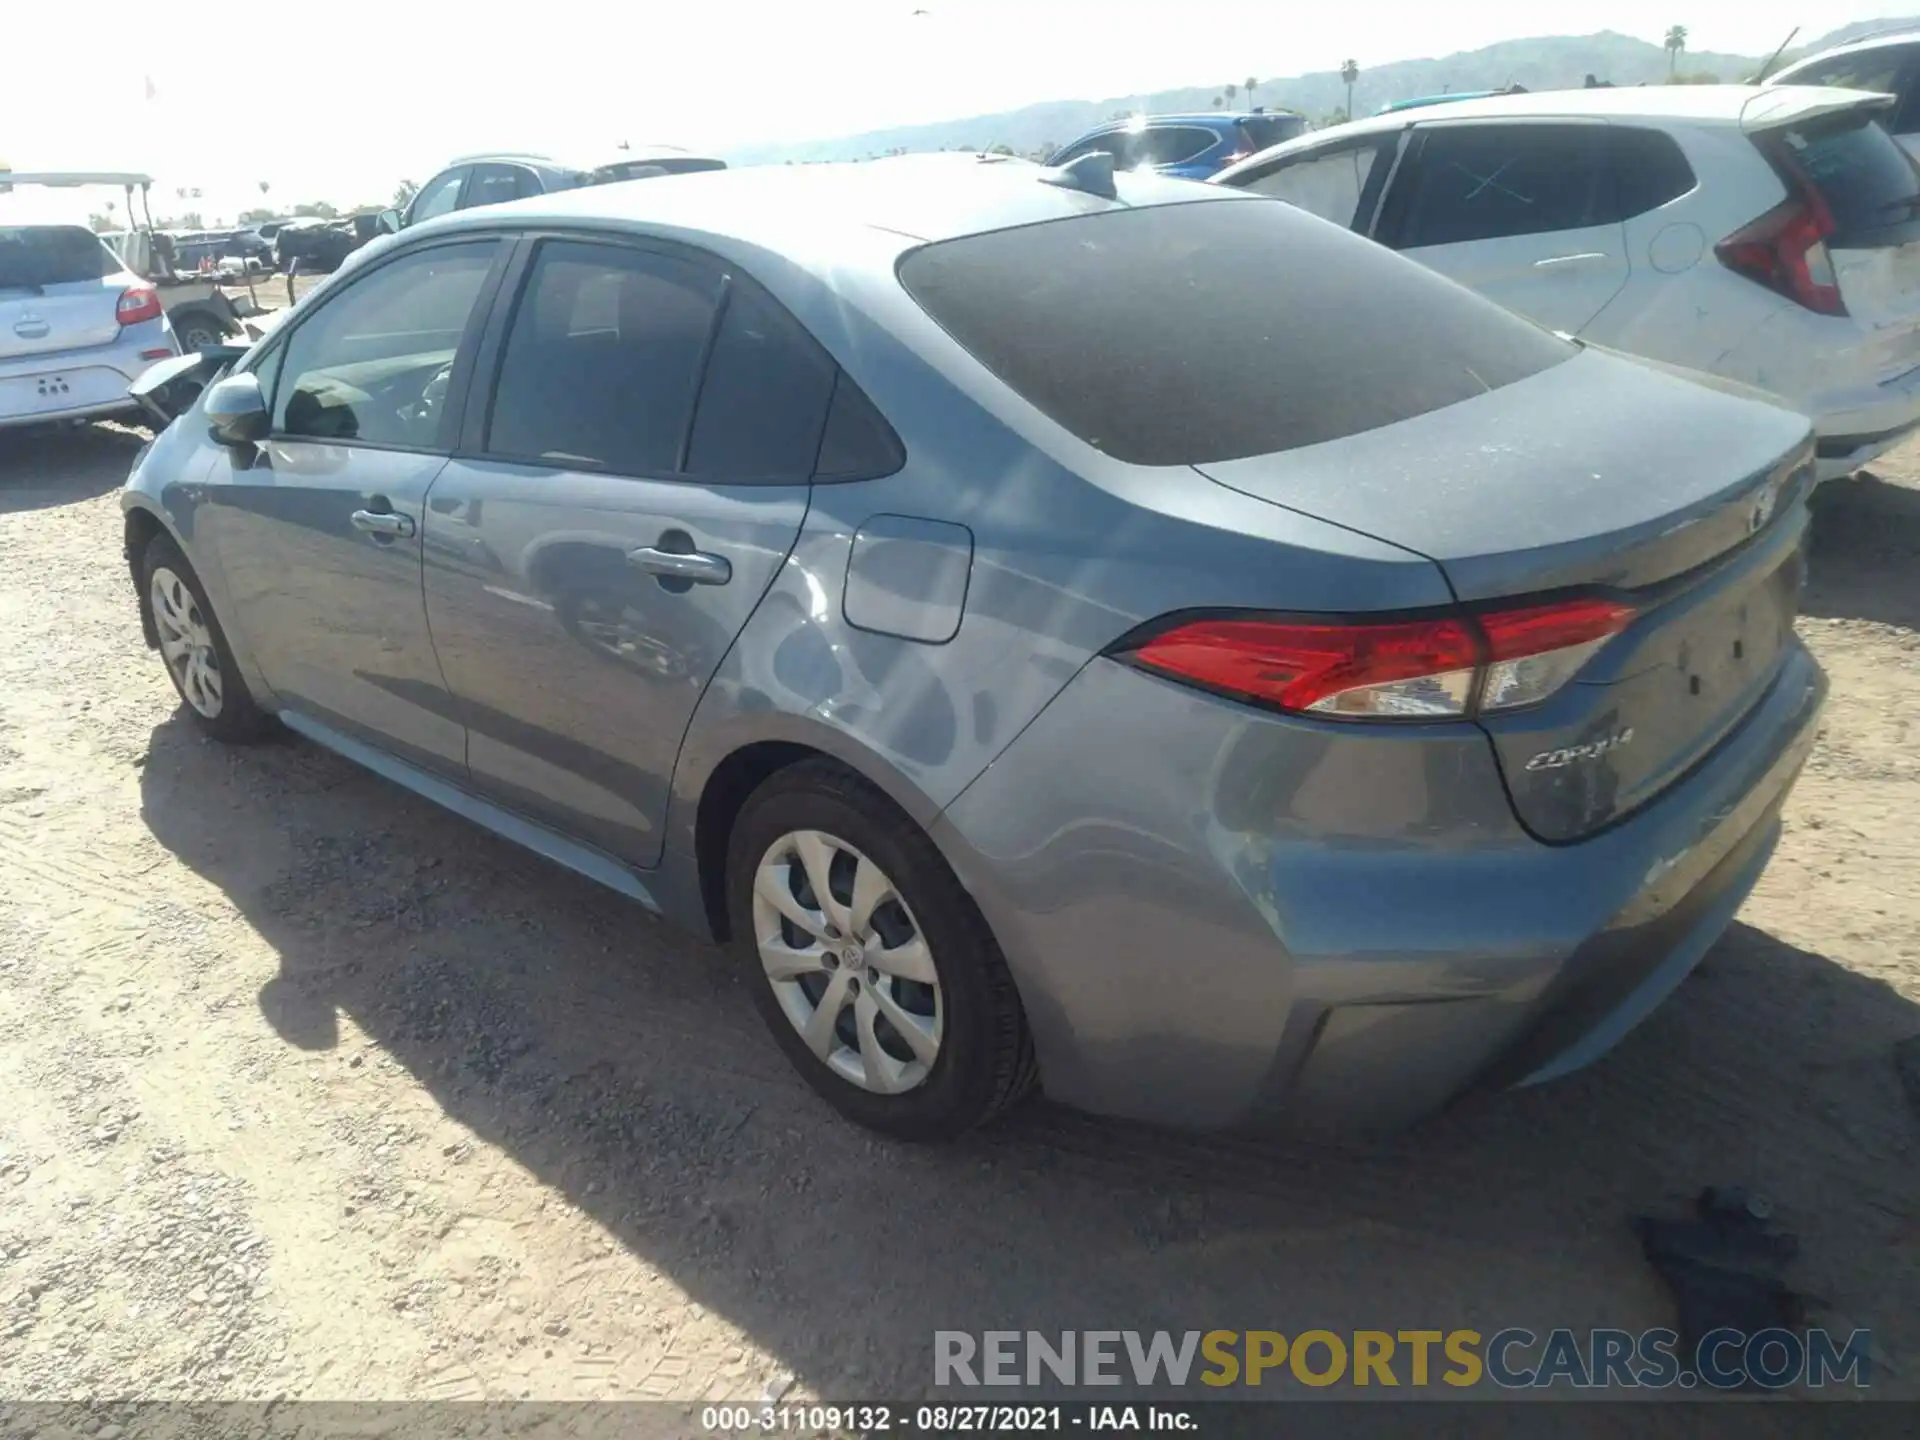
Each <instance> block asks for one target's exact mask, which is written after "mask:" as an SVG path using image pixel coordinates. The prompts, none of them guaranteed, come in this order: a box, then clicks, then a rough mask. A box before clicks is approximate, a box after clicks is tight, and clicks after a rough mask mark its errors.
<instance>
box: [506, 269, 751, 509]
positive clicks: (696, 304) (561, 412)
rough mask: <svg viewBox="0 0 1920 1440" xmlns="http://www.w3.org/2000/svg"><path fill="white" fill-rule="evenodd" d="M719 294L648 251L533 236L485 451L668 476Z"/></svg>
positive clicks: (708, 273) (697, 274)
mask: <svg viewBox="0 0 1920 1440" xmlns="http://www.w3.org/2000/svg"><path fill="white" fill-rule="evenodd" d="M719 298H720V277H719V275H718V273H717V272H715V271H712V270H710V269H708V268H707V267H705V266H702V265H697V264H695V263H693V262H691V261H687V260H681V259H678V258H676V257H674V256H671V255H665V254H662V253H660V252H658V251H652V250H641V249H636V248H629V247H625V246H618V245H596V244H592V243H588V242H581V241H571V240H549V241H546V242H544V243H543V244H542V245H541V247H540V250H539V253H538V255H536V256H535V258H534V263H533V269H532V272H531V273H530V274H529V276H528V277H527V283H526V286H525V288H524V291H523V293H522V295H521V297H520V303H519V306H518V307H517V308H516V310H515V312H514V316H513V324H512V329H511V330H509V331H508V334H507V343H506V349H505V352H504V353H503V355H502V357H501V363H500V378H499V383H498V384H497V386H496V387H495V390H494V398H493V411H492V416H491V419H490V421H489V424H488V429H487V449H488V451H489V452H491V453H493V454H496V455H500V456H504V457H509V458H518V459H526V460H537V461H539V462H541V463H543V464H548V465H562V466H566V467H568V468H571V469H583V470H606V471H610V472H613V473H615V474H622V475H672V474H676V473H679V471H680V467H681V463H682V457H681V447H682V444H683V443H684V441H685V440H686V437H687V430H688V425H689V423H690V422H691V420H692V418H693V403H694V387H695V386H696V385H697V384H698V382H699V377H700V369H701V365H702V362H703V361H704V359H705V356H706V353H707V342H708V339H709V337H710V336H711V334H712V332H713V319H714V307H715V305H716V304H717V303H718V301H719Z"/></svg>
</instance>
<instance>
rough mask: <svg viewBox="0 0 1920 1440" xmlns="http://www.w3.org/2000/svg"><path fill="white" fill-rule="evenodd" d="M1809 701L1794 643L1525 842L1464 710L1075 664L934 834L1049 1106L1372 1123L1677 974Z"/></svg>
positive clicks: (1653, 991)
mask: <svg viewBox="0 0 1920 1440" xmlns="http://www.w3.org/2000/svg"><path fill="white" fill-rule="evenodd" d="M1825 690H1826V682H1825V679H1824V677H1823V676H1822V674H1821V672H1820V670H1819V668H1818V667H1817V666H1816V665H1815V664H1814V662H1813V660H1812V658H1811V657H1810V656H1809V655H1808V654H1807V653H1806V651H1805V650H1804V649H1803V648H1802V647H1801V646H1799V645H1798V644H1797V643H1796V644H1794V645H1793V647H1792V649H1791V651H1790V653H1789V655H1788V657H1787V659H1786V662H1785V664H1784V665H1783V667H1782V670H1781V673H1780V674H1779V676H1778V677H1777V678H1776V680H1775V682H1774V684H1773V686H1772V687H1771V688H1770V690H1769V691H1768V693H1767V695H1766V696H1765V697H1764V698H1763V699H1762V700H1761V702H1760V703H1759V704H1758V705H1757V706H1756V707H1755V708H1754V710H1753V711H1752V712H1750V713H1749V714H1748V716H1747V717H1746V718H1745V719H1744V720H1743V721H1742V722H1741V724H1740V726H1739V727H1738V728H1737V729H1736V730H1735V731H1734V732H1733V733H1732V734H1731V735H1729V736H1728V737H1727V738H1726V739H1725V740H1724V741H1723V742H1722V743H1721V745H1720V746H1719V747H1718V749H1716V750H1715V751H1714V752H1713V754H1712V756H1711V757H1710V758H1709V759H1708V760H1707V761H1705V762H1704V763H1703V764H1702V765H1701V766H1700V767H1699V768H1698V769H1697V770H1696V771H1695V772H1694V773H1693V774H1692V775H1691V776H1689V777H1688V778H1687V779H1686V780H1685V781H1683V782H1681V783H1680V784H1679V785H1677V786H1675V787H1674V788H1672V789H1671V790H1669V791H1668V792H1666V793H1665V794H1663V795H1662V796H1661V797H1660V798H1659V799H1657V800H1655V801H1654V802H1653V803H1651V804H1649V805H1648V806H1646V807H1645V808H1643V809H1642V810H1640V811H1638V812H1636V813H1635V814H1634V815H1633V816H1631V817H1630V818H1629V819H1628V820H1626V821H1625V822H1623V823H1621V824H1619V825H1617V826H1615V827H1613V828H1612V829H1610V830H1608V831H1605V832H1603V833H1602V834H1600V835H1597V836H1594V837H1592V838H1590V839H1587V840H1585V841H1582V842H1580V843H1577V844H1571V845H1560V846H1549V845H1543V844H1540V843H1539V842H1537V841H1534V840H1532V839H1531V838H1530V837H1528V836H1527V835H1525V834H1524V832H1522V831H1520V830H1519V828H1518V826H1517V825H1516V824H1515V823H1514V821H1513V818H1512V814H1511V810H1510V808H1509V807H1508V805H1507V803H1506V800H1505V796H1504V792H1503V790H1502V789H1501V787H1500V781H1499V777H1498V775H1497V773H1496V771H1495V769H1494V765H1493V760H1492V756H1491V753H1490V751H1489V748H1488V746H1487V743H1486V741H1485V739H1484V737H1483V736H1481V735H1480V734H1479V732H1478V731H1477V730H1474V729H1472V728H1471V727H1466V726H1461V727H1457V729H1456V728H1454V727H1422V728H1423V731H1424V732H1425V734H1424V735H1423V737H1422V738H1421V739H1418V740H1406V739H1403V738H1397V737H1383V736H1378V735H1366V736H1362V735H1359V734H1357V733H1356V732H1355V731H1353V730H1352V729H1351V728H1346V729H1342V728H1341V727H1337V726H1329V725H1310V724H1303V723H1297V722H1294V721H1291V720H1287V719H1283V718H1280V717H1275V716H1269V715H1264V714H1260V713H1258V712H1254V711H1250V710H1248V709H1246V708H1244V707H1240V706H1236V705H1233V704H1231V703H1229V702H1226V701H1221V700H1216V699H1213V698H1210V697H1206V696H1199V695H1195V694H1192V693H1190V692H1187V691H1184V690H1181V689H1179V688H1178V687H1176V686H1173V685H1170V684H1164V683H1162V682H1159V681H1156V680H1152V679H1149V678H1147V677H1144V676H1141V675H1138V674H1135V673H1134V672H1131V671H1129V670H1126V669H1124V668H1123V667H1120V666H1118V665H1114V664H1111V663H1110V662H1106V661H1096V662H1095V663H1094V665H1092V666H1090V667H1089V668H1088V669H1087V670H1086V671H1085V672H1083V673H1082V674H1081V676H1080V677H1079V678H1077V679H1076V680H1075V681H1074V682H1073V683H1072V684H1071V685H1069V687H1068V688H1067V690H1066V691H1065V692H1064V693H1063V694H1062V695H1061V696H1060V698H1059V699H1058V700H1056V701H1055V702H1054V704H1053V706H1052V707H1050V708H1049V709H1048V711H1047V712H1046V713H1045V714H1043V715H1042V716H1041V717H1040V719H1039V720H1037V721H1036V722H1035V723H1034V725H1033V726H1032V727H1030V728H1029V730H1028V731H1027V732H1026V733H1025V734H1024V735H1022V737H1021V738H1020V739H1019V740H1018V741H1016V742H1015V744H1014V745H1013V746H1012V747H1011V749H1010V750H1009V752H1008V753H1007V754H1006V755H1004V756H1002V757H1001V759H1000V760H999V761H997V762H996V763H995V764H994V766H992V767H991V768H990V769H989V770H988V772H987V774H986V775H984V776H983V777H982V778H981V779H980V780H979V781H978V782H977V783H976V784H975V785H974V786H973V787H972V788H971V789H969V790H968V791H967V792H966V794H964V795H963V796H961V798H960V799H959V800H958V801H956V802H955V804H954V805H953V806H951V807H949V809H948V811H947V812H946V814H945V815H944V816H943V817H942V819H941V821H940V823H939V824H938V826H936V830H935V837H936V839H937V840H938V842H939V843H940V844H941V845H942V847H943V849H944V850H945V851H946V853H947V854H948V856H949V858H950V860H952V862H953V863H954V865H955V868H956V870H958V871H959V873H960V874H961V878H962V880H963V881H964V882H965V883H966V884H967V885H968V886H969V888H970V889H971V890H972V892H973V894H974V896H975V898H976V899H977V900H978V901H979V903H980V905H981V908H982V910H983V912H984V913H985V914H986V916H987V919H988V921H989V923H991V924H992V926H993V927H994V931H995V933H996V935H997V936H998V937H999V939H1000V942H1001V945H1002V948H1003V949H1004V950H1005V951H1006V954H1007V958H1008V962H1009V964H1010V966H1011V967H1012V969H1013V971H1014V974H1015V977H1016V979H1017V980H1018V982H1019V985H1020V991H1021V996H1022V1000H1023V1002H1024V1003H1025V1005H1026V1008H1027V1012H1028V1019H1029V1021H1030V1023H1031V1024H1032V1026H1033V1029H1034V1034H1035V1040H1036V1044H1037V1046H1038V1048H1039V1052H1040V1061H1041V1074H1042V1080H1043V1083H1044V1084H1045V1086H1046V1088H1047V1090H1048V1092H1049V1093H1050V1094H1051V1095H1053V1096H1054V1097H1055V1098H1057V1099H1059V1100H1062V1101H1064V1102H1066V1103H1069V1104H1073V1105H1077V1106H1080V1107H1083V1108H1086V1109H1091V1110H1096V1111H1103V1112H1107V1113H1112V1114H1120V1115H1127V1116H1131V1117H1134V1118H1139V1119H1145V1120H1150V1121H1158V1122H1162V1123H1170V1124H1176V1125H1182V1126H1194V1127H1202V1128H1230V1127H1238V1126H1252V1125H1265V1124H1270V1123H1279V1124H1287V1125H1305V1126H1311V1127H1315V1128H1319V1127H1335V1128H1368V1129H1373V1128H1386V1127H1393V1126H1397V1125H1402V1124H1405V1123H1408V1122H1409V1121H1412V1120H1414V1119H1417V1118H1419V1117H1420V1116H1421V1115H1423V1114H1425V1113H1428V1112H1431V1111H1432V1110H1435V1109H1437V1108H1439V1107H1440V1106H1442V1105H1444V1104H1445V1103H1447V1102H1448V1101H1449V1100H1451V1099H1453V1098H1454V1097H1456V1096H1458V1095H1460V1094H1461V1093H1462V1092H1464V1091H1466V1090H1468V1089H1470V1088H1474V1087H1477V1086H1479V1085H1484V1084H1492V1085H1511V1084H1531V1083H1538V1082H1540V1081H1544V1080H1548V1079H1552V1078H1554V1077H1556V1076H1558V1075H1561V1074H1565V1073H1567V1072H1568V1071H1571V1070H1573V1069H1577V1068H1579V1067H1580V1066H1582V1065H1585V1064H1587V1063H1589V1062H1590V1061H1592V1060H1593V1059H1595V1058H1597V1057H1598V1056H1599V1055H1601V1054H1604V1053H1605V1051H1606V1050H1607V1049H1608V1048H1610V1047H1611V1046H1612V1045H1613V1044H1614V1043H1615V1042H1616V1041H1618V1040H1619V1038H1620V1037H1621V1036H1622V1035H1624V1034H1625V1033H1627V1031H1628V1030H1630V1029H1631V1028H1632V1027H1633V1026H1634V1025H1635V1024H1637V1023H1638V1022H1639V1020H1641V1019H1642V1018H1644V1017H1645V1016H1646V1015H1647V1014H1648V1013H1650V1012H1651V1011H1652V1010H1653V1009H1654V1008H1655V1006H1657V1005H1658V1004H1659V1002H1660V1001H1661V1000H1662V999H1664V998H1665V996H1666V995H1667V994H1668V993H1670V992H1671V991H1672V990H1673V988H1674V987H1675V986H1676V985H1678V984H1679V982H1680V981H1681V980H1682V979H1683V978H1684V977H1685V976H1686V974H1687V973H1688V972H1689V971H1690V970H1691V969H1692V967H1693V965H1694V964H1695V963H1696V962H1697V961H1698V960H1699V958H1700V957H1701V955H1703V954H1704V953H1705V952H1706V950H1707V949H1708V948H1709V947H1710V946H1711V945H1712V943H1713V942H1714V940H1715V939H1717V938H1718V937H1719V935H1720V934H1721V932H1722V931H1723V930H1724V929H1725V927H1726V926H1727V924H1728V923H1729V921H1730V920H1731V919H1732V917H1733V914H1734V912H1735V911H1736V910H1737V909H1738V907H1739V905H1740V903H1741V901H1742V900H1743V899H1744V898H1745V896H1746V894H1747V893H1748V891H1749V890H1750V889H1751V888H1752V886H1753V884H1754V882H1755V880H1757V878H1758V877H1759V874H1760V872H1761V870H1762V869H1763V868H1764V866H1765V863H1766V860H1767V858H1768V856H1769V855H1770V854H1771V852H1772V848H1773V845H1774V843H1775V840H1776V837H1777V834H1778V821H1779V812H1780V808H1781V806H1782V805H1783V804H1784V802H1785V799H1786V797H1787V794H1788V792H1789V791H1790V789H1791V787H1792V785H1793V782H1794V779H1795V778H1796V777H1797V775H1798V774H1799V771H1800V768H1801V766H1802V764H1803V763H1804V762H1805V759H1806V756H1807V753H1808V752H1809V750H1810V749H1811V747H1812V743H1813V738H1814V733H1815V729H1816V725H1817V720H1818V716H1819V712H1820V707H1821V704H1822V702H1823V699H1824V696H1825ZM1143 743H1146V744H1150V745H1151V746H1152V748H1151V749H1146V750H1135V749H1133V748H1131V747H1137V746H1139V745H1141V744H1143ZM1116 753H1120V754H1126V753H1141V754H1148V755H1151V756H1152V764H1151V765H1147V766H1139V767H1129V766H1124V765H1123V766H1115V765H1114V764H1113V763H1112V761H1111V760H1110V759H1104V758H1103V757H1110V756H1112V755H1114V754H1116ZM1116 771H1117V772H1118V773H1116Z"/></svg>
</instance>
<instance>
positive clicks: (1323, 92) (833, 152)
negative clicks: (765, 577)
mask: <svg viewBox="0 0 1920 1440" xmlns="http://www.w3.org/2000/svg"><path fill="white" fill-rule="evenodd" d="M1907 26H1913V27H1915V28H1920V18H1916V19H1913V20H1908V21H1898V20H1866V21H1861V22H1859V23H1857V24H1853V25H1847V26H1843V27H1841V28H1840V29H1838V30H1835V31H1833V32H1831V33H1830V34H1827V35H1822V36H1820V37H1819V38H1818V39H1815V40H1810V41H1807V42H1806V43H1804V44H1801V45H1797V46H1795V47H1794V49H1793V50H1791V51H1789V52H1787V56H1786V57H1783V60H1782V61H1781V62H1779V63H1784V62H1785V59H1786V58H1791V57H1792V56H1795V55H1801V54H1810V53H1812V52H1814V51H1817V50H1824V49H1826V48H1827V47H1829V46H1832V45H1838V44H1843V43H1845V42H1846V41H1847V40H1849V39H1853V38H1856V37H1858V36H1860V35H1863V34H1867V33H1869V32H1872V31H1878V30H1887V29H1893V28H1906V27H1907ZM1766 59H1767V57H1766V56H1764V55H1723V54H1718V53H1713V52H1701V51H1693V50H1687V51H1684V52H1682V54H1681V55H1680V57H1679V66H1678V68H1679V72H1680V73H1681V74H1682V75H1684V76H1687V77H1690V78H1701V79H1704V78H1706V77H1711V78H1713V79H1715V80H1722V81H1739V80H1745V79H1748V78H1750V77H1751V76H1752V75H1753V74H1754V73H1755V72H1756V71H1758V70H1759V68H1760V66H1761V65H1762V64H1763V63H1765V61H1766ZM1668 66H1669V58H1668V55H1667V52H1666V51H1665V50H1664V49H1663V48H1661V47H1660V46H1659V45H1656V44H1653V43H1652V42H1650V41H1646V40H1640V39H1636V38H1634V37H1633V36H1631V35H1620V34H1616V33H1614V32H1613V31H1610V30H1605V31H1602V32H1600V33H1599V34H1597V35H1553V36H1542V37H1536V38H1534V39H1528V40H1503V41H1501V42H1499V43H1498V44H1495V45H1488V46H1485V47H1484V48H1482V49H1479V50H1469V51H1465V52H1463V53H1461V54H1457V55H1448V56H1446V57H1444V58H1442V59H1437V60H1400V61H1396V62H1394V63H1393V64H1390V65H1382V66H1380V67H1378V68H1377V69H1363V70H1362V71H1361V72H1360V79H1359V82H1358V83H1357V84H1356V85H1355V86H1354V89H1353V109H1354V113H1355V114H1359V115H1367V114H1371V113H1372V112H1373V111H1375V110H1377V109H1379V108H1380V106H1382V105H1384V104H1386V103H1388V102H1389V101H1393V100H1404V99H1409V98H1412V97H1414V96H1419V95H1438V94H1442V93H1451V92H1453V91H1460V90H1497V89H1503V88H1505V87H1506V86H1508V85H1515V84H1518V85H1524V86H1526V87H1527V88H1528V89H1529V90H1560V89H1566V88H1568V87H1573V86H1578V85H1580V84H1582V83H1583V82H1584V80H1585V77H1586V76H1588V75H1593V76H1596V77H1598V78H1599V79H1601V80H1609V81H1612V82H1613V83H1614V84H1615V85H1639V84H1643V83H1644V84H1661V83H1664V82H1665V81H1666V79H1667V74H1668ZM1235 83H1236V84H1237V83H1238V81H1237V80H1236V82H1235ZM1221 91H1222V87H1221V86H1219V85H1215V86H1205V85H1198V86H1188V87H1186V88H1184V89H1177V90H1160V91H1156V92H1154V93H1152V94H1141V95H1114V96H1109V97H1107V98H1106V99H1102V100H1051V101H1045V102H1042V103H1040V104H1036V105H1027V106H1024V107H1022V108H1021V109H1018V110H1007V111H1002V112H1000V113H998V114H994V115H973V116H968V117H965V118H963V119H958V120H940V121H935V122H933V123H931V124H925V125H904V126H896V127H894V128H891V129H885V130H869V131H866V132H863V133H862V134H858V135H846V136H842V137H839V138H837V139H830V140H806V141H797V142H791V143H785V144H775V145H759V146H754V147H751V148H743V149H741V150H739V151H737V152H735V153H733V154H731V155H729V156H728V158H729V159H731V160H732V161H734V162H735V163H737V164H779V163H780V162H782V161H793V162H796V163H799V162H805V161H815V160H856V159H863V158H867V157H870V156H874V155H884V154H887V153H889V152H891V151H895V150H987V149H991V148H993V147H994V146H996V145H1004V146H1007V147H1008V148H1010V149H1012V150H1014V151H1016V152H1018V153H1020V154H1029V153H1033V152H1036V151H1042V150H1047V149H1051V148H1052V147H1054V146H1057V145H1064V144H1065V143H1066V142H1067V141H1069V140H1072V139H1073V138H1075V137H1076V136H1078V135H1080V134H1082V133H1084V132H1085V131H1087V130H1090V129H1092V128H1093V127H1094V126H1095V125H1098V124H1101V123H1102V122H1104V121H1106V120H1108V119H1111V118H1112V117H1113V116H1115V115H1116V114H1130V113H1135V112H1142V113H1146V114H1155V113H1166V112H1170V111H1183V110H1186V111H1192V110H1207V109H1209V108H1211V107H1212V106H1213V104H1214V100H1215V97H1217V96H1219V95H1220V94H1221ZM1346 102H1347V89H1346V85H1345V84H1344V83H1343V82H1342V81H1341V79H1340V74H1339V72H1338V71H1334V70H1323V71H1320V72H1318V73H1316V74H1311V75H1295V76H1292V77H1290V78H1288V79H1282V80H1263V81H1261V82H1260V86H1259V88H1258V90H1257V91H1256V92H1255V95H1254V97H1253V100H1252V102H1251V103H1253V104H1256V105H1260V106H1262V107H1264V108H1266V109H1269V110H1294V111H1298V112H1299V113H1300V114H1302V115H1305V116H1307V117H1309V118H1310V119H1312V120H1314V121H1315V122H1316V123H1317V122H1319V121H1321V120H1322V119H1324V118H1326V117H1327V116H1329V115H1332V114H1334V112H1336V111H1339V110H1340V109H1342V107H1344V106H1345V105H1346ZM1234 103H1235V105H1236V106H1238V107H1242V108H1244V106H1245V105H1246V103H1247V102H1246V101H1245V99H1244V97H1240V96H1236V98H1235V102H1234Z"/></svg>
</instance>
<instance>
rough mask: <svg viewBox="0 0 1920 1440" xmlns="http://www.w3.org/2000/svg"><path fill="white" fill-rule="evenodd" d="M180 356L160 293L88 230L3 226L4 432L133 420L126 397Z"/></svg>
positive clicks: (0, 369)
mask: <svg viewBox="0 0 1920 1440" xmlns="http://www.w3.org/2000/svg"><path fill="white" fill-rule="evenodd" d="M179 353H180V347H179V345H178V344H177V343H176V342H175V340H174V336H173V327H172V326H171V325H169V324H168V323H167V317H166V313H165V311H164V310H163V309H162V307H161V304H160V295H159V292H158V291H156V290H155V289H154V287H153V286H152V284H150V283H149V282H148V281H145V280H142V279H141V278H140V277H139V276H138V275H135V274H134V273H133V272H132V271H131V270H129V269H127V267H126V265H125V263H124V262H123V261H122V260H121V259H120V257H119V256H117V255H115V254H114V253H113V252H112V251H111V250H109V249H108V248H107V247H106V245H105V244H104V243H103V242H102V241H101V239H100V237H99V236H97V235H95V234H94V233H93V232H92V231H91V230H89V229H88V228H87V227H86V226H84V225H48V224H12V223H9V222H8V221H7V220H6V219H5V218H3V217H0V429H5V428H6V427H8V426H12V425H30V424H38V423H41V422H44V421H50V420H99V419H105V418H107V417H108V416H112V415H123V414H138V413H139V405H138V402H136V401H135V400H134V398H133V397H132V396H131V395H130V394H128V387H129V386H131V385H132V384H133V382H134V381H135V380H137V379H139V377H140V376H141V374H143V373H144V372H145V371H146V370H147V368H148V367H149V366H151V365H153V364H154V363H155V362H156V361H159V360H165V359H167V358H168V357H169V356H173V355H178V354H179Z"/></svg>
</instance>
